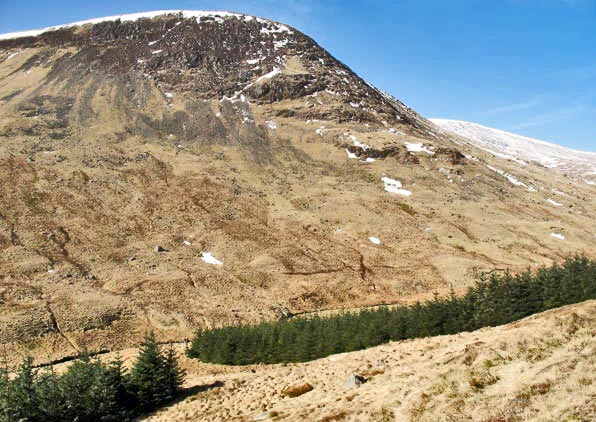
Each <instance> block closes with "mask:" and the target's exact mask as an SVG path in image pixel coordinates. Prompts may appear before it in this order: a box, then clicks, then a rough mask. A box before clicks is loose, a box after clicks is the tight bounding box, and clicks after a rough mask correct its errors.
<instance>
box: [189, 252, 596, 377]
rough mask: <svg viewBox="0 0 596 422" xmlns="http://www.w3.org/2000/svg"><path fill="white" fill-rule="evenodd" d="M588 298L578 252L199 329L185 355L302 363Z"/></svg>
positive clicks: (591, 280) (594, 282) (592, 284)
mask: <svg viewBox="0 0 596 422" xmlns="http://www.w3.org/2000/svg"><path fill="white" fill-rule="evenodd" d="M589 299H596V261H594V260H591V259H589V258H587V257H585V256H575V257H572V258H569V259H567V260H566V261H565V262H563V263H562V264H560V265H558V264H554V265H552V266H551V267H545V268H540V269H538V270H537V271H535V272H532V271H531V270H530V269H528V270H526V271H524V272H522V273H519V274H512V273H511V272H509V271H507V272H504V273H501V274H497V273H492V274H488V275H487V274H484V275H480V276H479V278H478V280H477V281H476V283H475V285H474V286H473V287H470V288H469V289H468V290H467V292H466V293H465V294H464V295H463V296H459V297H458V296H456V295H455V294H454V293H453V292H452V293H451V295H449V296H448V297H446V298H440V297H435V299H434V300H432V301H429V302H426V303H424V304H422V303H419V302H418V303H416V304H415V305H413V306H409V307H406V306H400V307H392V308H388V307H381V308H378V309H373V310H362V311H360V312H357V313H352V312H347V313H342V314H339V315H335V316H330V317H319V316H314V317H311V318H295V319H289V320H281V321H275V322H263V323H261V324H258V325H252V326H251V325H244V326H234V327H223V328H216V329H210V330H200V331H198V332H197V333H196V335H195V336H194V338H193V341H192V343H191V347H190V348H189V349H188V350H187V354H188V356H190V357H193V358H197V359H200V360H201V361H203V362H211V363H219V364H226V365H247V364H255V363H283V362H304V361H309V360H313V359H318V358H321V357H325V356H328V355H331V354H335V353H342V352H350V351H355V350H361V349H365V348H367V347H372V346H376V345H379V344H382V343H386V342H389V341H397V340H404V339H411V338H417V337H426V336H435V335H442V334H455V333H459V332H462V331H472V330H476V329H479V328H482V327H489V326H497V325H502V324H506V323H509V322H512V321H516V320H518V319H521V318H524V317H527V316H529V315H532V314H534V313H537V312H542V311H545V310H548V309H552V308H556V307H559V306H563V305H569V304H572V303H577V302H581V301H585V300H589Z"/></svg>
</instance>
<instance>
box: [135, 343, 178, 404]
mask: <svg viewBox="0 0 596 422" xmlns="http://www.w3.org/2000/svg"><path fill="white" fill-rule="evenodd" d="M130 387H131V390H132V392H133V394H134V395H135V399H136V401H137V404H138V406H139V408H140V409H143V410H151V409H154V408H155V407H157V406H159V405H160V404H162V403H164V402H165V401H167V400H168V398H169V397H170V396H169V392H168V388H167V377H166V372H165V362H164V358H163V356H162V355H161V353H160V350H159V346H158V344H157V341H156V340H155V335H154V333H150V334H148V335H146V336H145V339H144V340H143V343H141V347H140V352H139V357H138V358H137V360H136V362H135V364H134V365H133V367H132V370H131V373H130Z"/></svg>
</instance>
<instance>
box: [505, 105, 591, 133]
mask: <svg viewBox="0 0 596 422" xmlns="http://www.w3.org/2000/svg"><path fill="white" fill-rule="evenodd" d="M585 110H586V107H585V106H583V105H577V106H571V107H561V108H558V109H555V110H552V111H549V112H547V113H543V114H539V115H537V116H533V117H531V118H529V119H527V120H525V121H523V122H520V123H518V124H515V125H513V126H511V129H513V130H517V129H524V128H528V127H537V126H544V125H546V124H548V123H554V122H559V121H561V120H564V119H566V118H568V117H570V116H574V115H577V114H580V113H582V112H584V111H585Z"/></svg>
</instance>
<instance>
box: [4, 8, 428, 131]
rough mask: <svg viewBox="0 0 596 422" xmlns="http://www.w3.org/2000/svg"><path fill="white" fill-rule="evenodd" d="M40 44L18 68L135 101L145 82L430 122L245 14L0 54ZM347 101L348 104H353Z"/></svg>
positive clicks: (86, 30)
mask: <svg viewBox="0 0 596 422" xmlns="http://www.w3.org/2000/svg"><path fill="white" fill-rule="evenodd" d="M30 47H36V48H40V49H41V51H40V52H39V53H38V54H35V55H34V56H32V57H31V58H30V59H29V60H28V61H27V62H26V63H24V64H23V65H22V66H21V67H20V68H19V69H18V70H19V71H26V70H28V69H30V68H31V67H32V66H34V65H38V64H42V65H44V64H46V65H47V64H50V63H51V60H52V57H54V55H55V54H56V52H57V51H58V50H63V49H68V48H69V47H74V48H77V50H78V51H77V52H76V53H74V52H68V53H65V54H64V55H63V56H62V57H61V59H60V61H59V63H56V64H53V63H52V69H51V71H50V73H49V75H48V81H54V80H58V79H64V78H66V79H68V80H69V81H70V82H71V83H76V81H77V80H80V79H81V78H84V77H85V76H86V75H89V74H97V73H99V74H103V75H105V76H109V77H118V78H122V79H121V82H124V83H125V84H126V86H127V87H128V94H129V95H131V96H132V97H135V95H134V94H135V93H136V92H137V91H138V90H139V89H141V86H142V85H143V84H144V83H145V81H146V80H147V79H148V80H151V81H152V82H153V83H154V84H157V85H158V86H159V87H160V88H161V90H163V91H164V92H166V91H167V92H171V93H172V94H174V93H182V92H184V93H188V94H190V95H192V97H193V98H195V99H214V98H216V99H221V98H225V97H227V98H232V99H236V98H239V96H240V95H243V96H244V97H245V98H247V99H248V100H250V101H255V102H257V103H272V102H279V101H283V100H288V99H300V98H304V97H307V96H309V95H313V94H316V93H319V92H327V93H329V94H330V95H334V96H338V97H340V98H341V99H340V100H339V101H338V103H340V104H341V105H343V106H345V107H339V104H338V107H337V108H336V109H335V110H333V113H331V114H326V115H325V116H323V115H318V114H317V113H316V112H315V113H311V114H310V118H323V117H325V118H327V119H328V118H329V117H330V116H333V117H334V118H335V119H336V120H338V121H360V122H364V121H380V120H386V121H389V122H391V123H393V124H394V123H396V122H401V123H404V124H406V125H411V126H413V127H415V128H419V129H422V128H423V127H424V126H425V125H428V124H427V122H425V121H424V120H423V119H422V118H420V117H419V116H418V115H416V113H414V112H413V111H411V110H409V109H408V108H407V107H405V106H404V105H403V104H401V103H399V102H398V101H397V100H396V99H393V98H391V97H389V96H388V95H386V94H383V93H381V92H380V91H378V90H377V89H375V88H373V87H372V86H370V85H368V84H367V83H366V82H364V81H363V80H362V79H361V78H359V77H358V76H357V75H355V74H354V73H353V72H352V71H351V70H350V69H349V68H348V67H346V66H345V65H344V64H342V63H340V62H339V61H337V60H336V59H335V58H333V57H332V56H331V55H329V53H327V51H325V50H324V49H322V48H321V47H320V46H319V45H318V44H316V42H315V41H313V40H312V39H311V38H309V37H307V36H306V35H304V34H302V33H301V32H299V31H298V30H296V29H293V28H290V27H288V26H286V25H282V24H278V23H275V22H271V21H266V20H264V19H257V18H253V17H250V16H245V15H232V16H224V17H218V16H217V15H213V16H202V17H194V16H192V17H188V16H185V15H184V14H182V13H180V14H176V13H172V14H167V15H162V16H160V17H158V18H153V19H148V18H141V19H138V20H135V21H123V22H122V21H118V20H116V21H105V22H100V23H97V24H95V25H86V26H83V27H78V26H74V27H65V28H61V29H58V30H54V31H49V32H45V33H42V34H40V35H39V36H37V37H26V38H17V39H9V40H0V49H6V48H30ZM350 104H352V106H351V105H350Z"/></svg>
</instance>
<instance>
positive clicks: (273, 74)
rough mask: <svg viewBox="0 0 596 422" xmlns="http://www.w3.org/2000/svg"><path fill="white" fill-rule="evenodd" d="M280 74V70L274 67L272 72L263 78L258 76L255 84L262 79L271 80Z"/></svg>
mask: <svg viewBox="0 0 596 422" xmlns="http://www.w3.org/2000/svg"><path fill="white" fill-rule="evenodd" d="M280 74H281V69H280V68H279V67H274V68H273V70H272V71H271V72H269V73H267V74H265V75H263V76H259V77H258V78H257V80H256V82H260V81H262V80H264V79H271V78H273V77H275V76H277V75H280Z"/></svg>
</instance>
